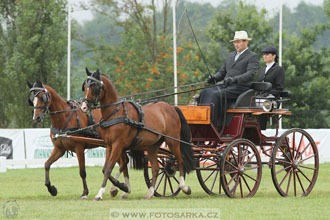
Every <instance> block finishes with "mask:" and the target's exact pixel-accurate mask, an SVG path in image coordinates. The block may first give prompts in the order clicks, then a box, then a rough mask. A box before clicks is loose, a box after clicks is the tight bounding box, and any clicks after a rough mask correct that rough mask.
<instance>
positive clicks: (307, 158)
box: [299, 154, 315, 163]
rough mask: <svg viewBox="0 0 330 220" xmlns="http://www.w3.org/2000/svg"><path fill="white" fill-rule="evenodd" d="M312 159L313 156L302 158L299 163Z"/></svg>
mask: <svg viewBox="0 0 330 220" xmlns="http://www.w3.org/2000/svg"><path fill="white" fill-rule="evenodd" d="M312 157H315V154H313V155H310V156H309V157H306V158H304V159H303V160H300V161H299V163H302V162H304V161H306V160H309V159H311V158H312Z"/></svg>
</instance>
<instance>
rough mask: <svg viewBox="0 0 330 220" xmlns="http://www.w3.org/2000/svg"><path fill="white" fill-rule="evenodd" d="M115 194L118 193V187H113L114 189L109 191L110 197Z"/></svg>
mask: <svg viewBox="0 0 330 220" xmlns="http://www.w3.org/2000/svg"><path fill="white" fill-rule="evenodd" d="M117 194H118V189H114V190H112V191H110V195H111V196H112V197H115V196H116V195H117Z"/></svg>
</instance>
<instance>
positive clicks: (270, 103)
mask: <svg viewBox="0 0 330 220" xmlns="http://www.w3.org/2000/svg"><path fill="white" fill-rule="evenodd" d="M276 108H277V102H276V101H275V97H274V96H272V95H269V96H268V97H267V99H265V101H264V102H263V104H262V109H263V110H264V111H266V112H270V111H272V110H273V109H276Z"/></svg>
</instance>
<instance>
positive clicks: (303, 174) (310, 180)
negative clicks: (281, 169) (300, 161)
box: [297, 168, 312, 183]
mask: <svg viewBox="0 0 330 220" xmlns="http://www.w3.org/2000/svg"><path fill="white" fill-rule="evenodd" d="M297 169H298V170H299V172H300V173H301V175H303V177H305V178H306V179H307V180H308V182H310V183H312V181H311V180H310V179H309V178H308V177H307V176H306V175H305V174H304V173H303V172H302V171H301V170H300V169H299V168H297Z"/></svg>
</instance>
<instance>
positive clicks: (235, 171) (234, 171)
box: [224, 170, 237, 175]
mask: <svg viewBox="0 0 330 220" xmlns="http://www.w3.org/2000/svg"><path fill="white" fill-rule="evenodd" d="M232 173H237V170H233V171H230V172H224V175H227V174H232Z"/></svg>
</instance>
